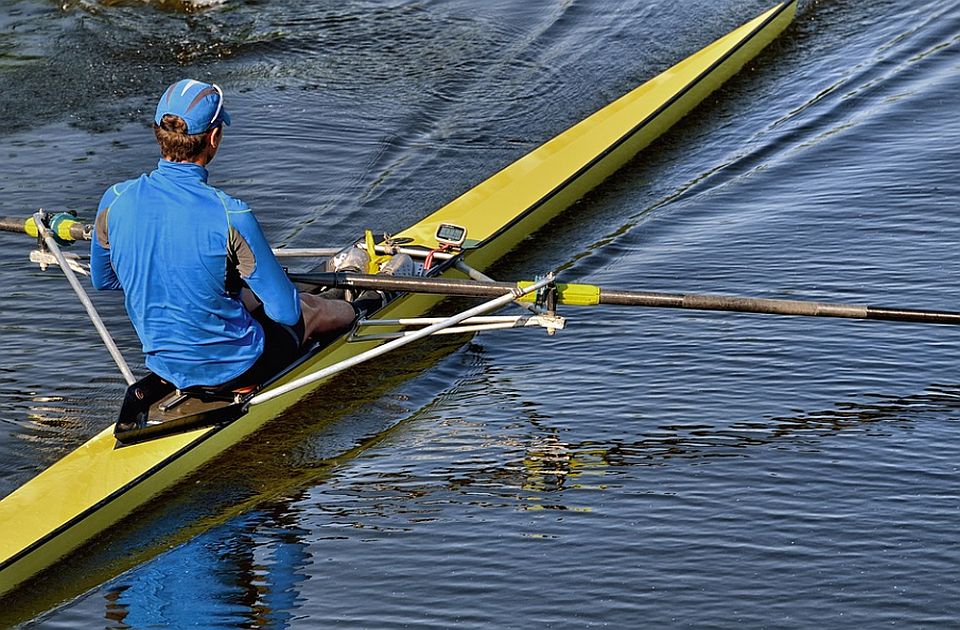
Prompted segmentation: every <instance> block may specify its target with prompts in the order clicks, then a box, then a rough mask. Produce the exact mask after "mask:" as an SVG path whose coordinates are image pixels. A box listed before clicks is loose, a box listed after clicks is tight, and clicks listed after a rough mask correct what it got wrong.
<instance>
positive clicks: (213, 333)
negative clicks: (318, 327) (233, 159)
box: [90, 160, 301, 387]
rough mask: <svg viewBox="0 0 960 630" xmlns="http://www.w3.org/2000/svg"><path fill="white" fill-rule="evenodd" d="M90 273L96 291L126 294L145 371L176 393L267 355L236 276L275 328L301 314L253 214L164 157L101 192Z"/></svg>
mask: <svg viewBox="0 0 960 630" xmlns="http://www.w3.org/2000/svg"><path fill="white" fill-rule="evenodd" d="M90 271H91V277H92V279H93V285H94V286H95V287H96V288H98V289H120V290H123V292H124V301H125V304H126V307H127V313H128V314H129V316H130V319H131V321H132V322H133V327H134V328H135V329H136V331H137V334H138V335H139V336H140V341H141V342H142V343H143V351H144V353H145V354H146V363H147V367H148V368H150V369H151V370H153V371H154V372H156V373H157V374H159V375H160V376H162V377H163V378H165V379H167V380H169V381H170V382H172V383H173V384H175V385H176V386H178V387H191V386H195V385H219V384H221V383H225V382H227V381H229V380H231V379H233V378H235V377H237V376H239V375H241V374H242V373H243V372H244V371H246V370H247V369H248V368H250V367H251V366H252V365H253V363H254V362H255V361H256V360H257V358H258V357H259V356H260V354H261V353H262V352H263V329H262V328H261V326H260V324H259V323H257V322H256V320H254V319H253V318H252V317H251V316H250V314H249V313H248V312H247V310H246V309H245V308H244V306H243V304H242V303H241V302H240V300H239V299H238V297H237V296H238V291H239V286H240V282H239V279H240V278H242V279H243V280H244V281H246V283H247V286H249V287H250V289H251V290H252V291H253V292H254V293H255V294H256V295H257V297H258V298H260V300H261V301H262V302H263V304H264V309H265V311H266V314H267V316H268V317H270V318H271V319H273V320H274V321H277V322H279V323H281V324H287V325H291V326H292V325H295V324H296V323H297V322H298V321H299V319H300V316H301V313H300V301H299V296H298V293H297V290H296V288H295V287H294V286H293V284H292V283H291V282H290V280H289V279H288V278H287V276H286V274H285V273H284V272H283V269H282V268H281V266H280V264H279V263H278V262H277V259H276V257H275V256H274V255H273V252H272V251H271V249H270V244H269V243H268V242H267V240H266V238H265V237H264V235H263V232H262V230H261V229H260V225H259V224H258V223H257V220H256V218H255V217H254V216H253V213H252V212H251V211H250V208H249V207H248V206H247V205H246V204H245V203H244V202H242V201H240V200H238V199H234V198H233V197H230V196H229V195H227V194H225V193H224V192H222V191H220V190H218V189H216V188H214V187H212V186H210V185H208V184H207V170H206V169H205V168H204V167H202V166H199V165H196V164H189V163H180V162H168V161H166V160H160V163H159V165H158V166H157V169H156V170H155V171H153V172H152V173H150V174H149V175H141V176H140V177H139V178H137V179H132V180H128V181H125V182H122V183H120V184H117V185H115V186H111V187H110V189H109V190H107V192H106V193H104V195H103V199H102V200H101V201H100V207H99V209H98V211H97V220H96V234H95V237H94V239H93V241H92V242H91V245H90Z"/></svg>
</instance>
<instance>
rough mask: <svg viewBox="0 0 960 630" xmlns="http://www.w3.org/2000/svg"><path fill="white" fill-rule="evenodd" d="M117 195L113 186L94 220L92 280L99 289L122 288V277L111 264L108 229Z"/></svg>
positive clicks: (101, 202)
mask: <svg viewBox="0 0 960 630" xmlns="http://www.w3.org/2000/svg"><path fill="white" fill-rule="evenodd" d="M116 197H117V195H116V194H115V193H114V192H113V188H111V189H110V190H108V191H107V192H106V193H104V195H103V199H101V200H100V207H99V209H98V210H97V219H96V221H95V222H94V231H93V238H92V239H91V240H90V280H91V281H92V282H93V286H94V287H96V288H97V289H101V290H103V289H111V290H115V291H116V290H122V289H123V287H122V286H121V285H120V278H118V277H117V273H116V271H114V269H113V265H112V264H110V235H109V234H108V230H107V216H108V215H109V213H110V204H111V203H112V202H113V200H114V199H115V198H116Z"/></svg>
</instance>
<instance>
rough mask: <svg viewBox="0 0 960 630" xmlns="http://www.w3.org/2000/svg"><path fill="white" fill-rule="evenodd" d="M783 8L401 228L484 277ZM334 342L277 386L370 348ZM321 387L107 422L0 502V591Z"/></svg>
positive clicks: (764, 36) (789, 13)
mask: <svg viewBox="0 0 960 630" xmlns="http://www.w3.org/2000/svg"><path fill="white" fill-rule="evenodd" d="M795 13H796V0H792V1H790V2H784V3H781V4H778V5H776V6H775V7H773V8H771V9H770V10H769V11H767V12H765V13H764V14H762V15H760V16H758V17H757V18H755V19H753V20H751V21H750V22H748V23H747V24H744V25H743V26H741V27H740V28H738V29H736V30H735V31H733V32H732V33H730V34H728V35H726V36H724V37H722V38H721V39H719V40H717V41H716V42H714V43H712V44H710V45H709V46H707V47H706V48H704V49H702V50H700V51H699V52H697V53H695V54H693V55H691V56H690V57H688V58H687V59H685V60H683V61H681V62H680V63H678V64H677V65H675V66H673V67H672V68H670V69H668V70H667V71H665V72H663V73H662V74H660V75H658V76H657V77H655V78H653V79H651V80H650V81H648V82H647V83H644V84H643V85H641V86H640V87H638V88H636V89H635V90H633V91H632V92H630V93H629V94H627V95H625V96H623V97H621V98H619V99H617V100H616V101H614V102H613V103H611V104H610V105H607V106H606V107H604V108H603V109H601V110H600V111H598V112H596V113H595V114H593V115H591V116H590V117H589V118H587V119H585V120H583V121H582V122H580V123H578V124H576V125H574V126H573V127H571V128H570V129H568V130H567V131H565V132H563V133H561V134H560V135H558V136H557V137H555V138H553V139H552V140H550V141H548V142H547V143H545V144H544V145H542V146H540V147H539V148H537V149H535V150H534V151H532V152H531V153H529V154H527V155H526V156H524V157H522V158H521V159H519V160H518V161H516V162H515V163H513V164H511V165H510V166H508V167H506V168H504V169H503V170H502V171H500V172H498V173H496V174H495V175H493V176H492V177H490V178H489V179H487V180H486V181H484V182H482V183H481V184H479V185H478V186H476V187H475V188H473V189H472V190H470V191H468V192H466V193H464V194H463V195H461V196H460V197H458V198H457V199H455V200H454V201H452V202H451V203H449V204H447V205H446V206H444V207H443V208H441V209H439V210H438V211H436V212H435V213H433V214H431V215H430V216H428V217H427V218H425V219H424V220H422V221H420V222H418V223H417V224H416V225H414V226H412V227H410V228H408V229H407V230H405V231H403V232H402V233H400V234H398V235H397V236H399V237H409V238H412V239H413V244H412V245H413V246H417V245H419V246H423V247H427V248H433V247H435V246H436V240H435V233H436V229H437V227H438V226H439V225H440V224H441V223H453V224H456V225H461V226H464V227H466V228H467V231H468V238H469V240H468V241H467V243H466V244H465V248H466V251H465V255H464V257H465V260H466V262H467V263H468V264H470V265H471V266H473V267H475V268H477V269H481V270H482V269H485V268H486V267H488V266H489V265H490V264H491V263H492V262H494V261H496V260H497V259H498V258H500V257H501V256H503V255H504V254H506V253H507V252H509V251H510V250H511V249H513V248H514V246H516V245H517V243H519V242H520V241H521V240H522V239H524V238H525V237H527V236H528V235H530V234H531V233H532V232H534V231H536V230H537V229H538V228H539V227H541V226H542V225H544V224H545V223H546V222H547V221H549V220H550V219H552V218H553V217H555V216H556V215H557V214H559V213H560V212H562V211H563V210H564V209H566V208H567V207H568V206H570V205H571V204H572V203H573V202H575V201H576V200H577V199H579V198H580V197H582V196H583V195H584V194H585V193H586V192H587V191H589V190H590V189H592V188H593V187H595V186H596V185H597V184H598V183H600V182H601V181H603V179H605V178H606V177H607V176H608V175H610V174H611V173H612V172H614V171H615V170H616V169H618V168H619V167H621V166H622V165H623V164H624V163H625V162H626V161H628V160H629V159H630V158H632V157H633V156H634V155H636V153H637V152H638V151H640V150H641V149H643V148H644V147H645V146H647V145H648V144H650V143H651V142H652V141H653V140H654V139H656V138H657V137H658V136H660V135H661V134H663V133H664V132H665V131H666V130H667V129H669V128H670V127H671V126H672V125H673V124H674V123H675V122H677V121H678V120H679V119H680V118H681V117H683V116H684V115H685V114H686V113H687V112H689V111H690V110H691V109H692V108H693V107H695V106H696V105H697V104H698V103H699V102H700V101H702V100H703V99H704V98H705V97H706V96H707V95H709V94H710V93H711V92H713V91H714V90H715V89H716V88H717V87H719V86H720V85H721V84H722V83H723V82H724V81H726V80H727V79H728V78H730V77H731V76H733V75H734V74H735V73H736V72H737V71H738V70H740V68H741V67H743V65H744V64H745V63H746V62H748V61H749V60H750V59H752V58H753V57H755V56H756V55H757V54H758V53H759V52H760V51H761V50H762V49H763V48H764V46H766V45H767V44H768V43H770V42H771V41H772V40H773V39H774V38H775V37H776V36H777V35H778V34H779V33H780V32H781V31H783V29H784V28H786V27H787V25H788V24H789V23H790V22H791V21H792V20H793V17H794V15H795ZM440 299H442V298H439V297H436V296H427V295H406V296H403V297H401V298H399V299H397V300H395V301H394V302H392V303H391V304H390V305H389V306H388V307H387V308H386V309H384V310H383V311H381V312H380V313H378V315H379V316H380V317H382V318H385V319H395V318H398V317H414V316H417V315H420V314H423V313H424V312H425V311H427V310H429V309H430V308H432V307H433V306H435V305H436V304H437V303H438V301H439V300H440ZM378 343H380V342H376V341H367V342H359V343H357V342H347V341H346V339H345V338H341V339H339V340H337V341H335V342H333V343H332V344H331V345H330V346H328V347H327V348H325V349H324V350H323V351H321V352H319V353H318V354H317V355H315V356H314V357H313V358H312V359H311V360H309V361H307V362H306V363H304V364H303V365H302V366H300V367H299V368H298V369H297V370H295V371H293V372H292V373H291V374H289V375H288V376H287V377H286V378H285V379H283V380H281V381H280V382H279V383H278V385H279V384H283V383H285V382H289V381H290V380H293V379H295V378H299V377H300V376H303V375H305V374H307V373H310V372H314V371H316V370H318V369H321V368H323V367H326V366H328V365H332V364H334V363H336V362H339V361H342V360H344V359H347V358H349V357H352V356H354V355H356V354H358V353H360V352H363V351H365V350H368V349H370V348H373V347H375V346H376V345H377V344H378ZM321 385H322V382H321V383H317V384H315V385H314V386H313V387H312V388H306V389H302V390H298V391H295V392H291V393H289V394H286V395H283V396H280V397H278V398H276V399H274V400H271V401H269V402H268V403H265V404H263V405H259V406H255V407H253V408H252V409H251V411H250V412H249V413H247V414H246V415H245V416H243V417H241V418H240V419H238V420H236V421H234V422H233V423H231V424H228V425H226V426H223V427H211V428H203V429H198V430H194V431H191V432H189V433H182V434H179V435H172V436H167V437H163V438H158V439H155V440H152V441H148V442H144V443H141V444H134V445H131V446H124V447H118V445H117V442H116V439H115V438H114V436H113V427H112V426H110V427H108V428H106V429H104V431H103V432H102V433H100V434H99V435H96V436H94V437H93V438H91V439H90V440H89V441H88V442H87V443H86V444H83V445H82V446H80V447H79V448H78V449H76V450H75V451H73V452H72V453H70V454H69V455H67V456H65V457H64V458H63V459H61V460H60V461H58V462H57V463H55V464H53V465H52V466H50V467H49V468H47V469H46V470H45V471H43V472H42V473H40V474H39V475H37V476H36V477H35V478H33V479H32V480H30V481H28V482H27V483H25V484H24V485H23V486H21V487H20V488H18V489H17V490H15V491H13V492H12V493H11V494H10V495H9V496H7V497H6V498H4V499H3V500H2V501H0V594H4V593H7V592H9V591H11V590H13V589H14V588H16V587H17V586H18V585H21V584H23V583H24V582H25V581H27V580H29V579H30V578H32V577H34V576H36V575H38V574H39V573H41V572H42V571H43V570H45V569H47V568H49V567H51V566H52V565H54V564H55V563H56V562H57V561H58V560H59V559H61V558H63V557H64V556H65V555H67V554H68V553H70V552H71V551H73V550H74V549H76V548H77V547H79V546H80V545H81V544H83V543H84V542H86V541H88V540H90V539H91V538H93V537H94V536H96V535H97V534H99V533H101V532H103V531H104V530H106V529H107V528H109V527H110V526H112V525H114V524H115V523H117V522H118V521H119V520H121V519H122V518H123V517H125V516H127V515H128V514H130V513H131V512H132V511H134V510H135V509H137V508H138V507H139V506H142V505H143V504H145V503H146V502H147V501H149V500H150V498H151V497H153V496H155V495H156V494H158V493H159V492H161V491H163V490H165V489H167V488H169V487H171V486H172V485H174V484H175V483H177V482H178V481H179V480H181V479H183V478H184V477H185V476H187V475H188V474H190V473H192V472H193V471H195V470H196V469H197V468H199V467H201V466H203V465H204V463H205V462H207V461H209V460H211V459H212V458H214V457H215V456H216V455H218V454H219V453H221V452H223V451H224V450H226V449H228V448H229V447H231V446H232V445H234V444H236V443H238V442H239V441H240V440H242V439H243V438H244V437H246V436H248V435H250V434H251V433H253V432H254V431H256V430H257V429H259V428H260V427H262V426H263V425H264V424H265V423H267V422H268V421H269V420H270V419H272V418H275V417H277V416H278V415H279V414H280V413H281V412H282V411H283V410H285V409H287V408H288V407H290V406H291V405H293V404H295V403H296V402H297V401H298V400H299V399H301V398H302V397H303V396H305V395H306V394H308V393H309V391H311V389H315V388H316V387H319V386H321Z"/></svg>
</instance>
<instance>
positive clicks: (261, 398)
mask: <svg viewBox="0 0 960 630" xmlns="http://www.w3.org/2000/svg"><path fill="white" fill-rule="evenodd" d="M551 282H553V274H549V275H548V276H547V277H545V278H542V279H540V280H538V281H537V282H535V283H533V284H531V285H529V286H527V287H524V288H519V287H518V288H516V289H514V290H513V291H511V292H509V293H506V294H504V295H502V296H500V297H498V298H494V299H492V300H490V301H489V302H484V303H483V304H480V305H478V306H475V307H473V308H471V309H469V310H466V311H463V312H462V313H457V314H456V315H453V316H452V317H448V318H446V319H444V320H442V321H439V322H437V323H436V324H433V325H431V326H427V327H426V328H423V329H421V330H418V331H416V332H415V333H413V334H411V335H410V336H408V337H401V338H399V339H394V340H393V341H388V342H387V343H385V344H383V345H382V346H377V347H376V348H372V349H370V350H367V351H366V352H361V353H360V354H358V355H356V356H354V357H351V358H349V359H346V360H344V361H341V362H340V363H335V364H333V365H331V366H328V367H325V368H323V369H322V370H318V371H316V372H313V373H312V374H307V375H306V376H301V377H300V378H298V379H296V380H293V381H290V382H289V383H287V384H286V385H282V386H280V387H277V388H275V389H271V390H269V391H266V392H263V393H262V394H258V395H256V396H254V397H253V398H251V399H250V403H249V405H250V406H251V407H252V406H254V405H259V404H261V403H265V402H267V401H268V400H273V399H274V398H277V397H278V396H283V395H284V394H287V393H290V392H292V391H294V390H297V389H300V388H301V387H306V386H307V385H311V384H313V383H316V382H317V381H320V380H323V379H325V378H328V377H330V376H333V375H334V374H338V373H340V372H343V371H344V370H348V369H350V368H352V367H354V366H355V365H359V364H361V363H363V362H365V361H369V360H370V359H375V358H376V357H379V356H381V355H384V354H386V353H388V352H390V351H391V350H396V349H397V348H400V347H402V346H405V345H407V344H409V343H413V342H414V341H417V340H419V339H423V338H424V337H428V336H430V335H432V334H433V333H435V332H437V331H438V330H443V329H444V328H450V327H451V326H456V325H457V324H459V323H460V322H462V321H464V320H466V319H470V318H471V317H476V316H477V315H482V314H484V313H489V312H490V311H494V310H496V309H498V308H501V307H503V306H506V305H507V304H509V303H510V302H512V301H514V300H516V299H517V298H518V297H520V296H521V295H525V294H527V293H531V292H533V291H537V290H539V289H541V288H542V287H545V286H546V285H548V284H549V283H551Z"/></svg>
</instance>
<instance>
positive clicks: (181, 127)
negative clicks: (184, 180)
mask: <svg viewBox="0 0 960 630" xmlns="http://www.w3.org/2000/svg"><path fill="white" fill-rule="evenodd" d="M153 133H154V135H156V136H157V144H159V145H160V153H161V155H163V157H164V158H165V159H168V160H170V161H172V162H192V161H194V160H196V159H197V158H198V157H200V155H201V154H202V153H203V150H204V149H205V148H206V146H207V141H206V137H205V136H206V135H207V132H204V133H194V134H189V133H187V123H186V122H185V121H184V120H183V118H180V117H179V116H174V115H173V114H165V115H164V116H163V118H161V119H160V124H159V125H158V124H156V123H154V124H153Z"/></svg>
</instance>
